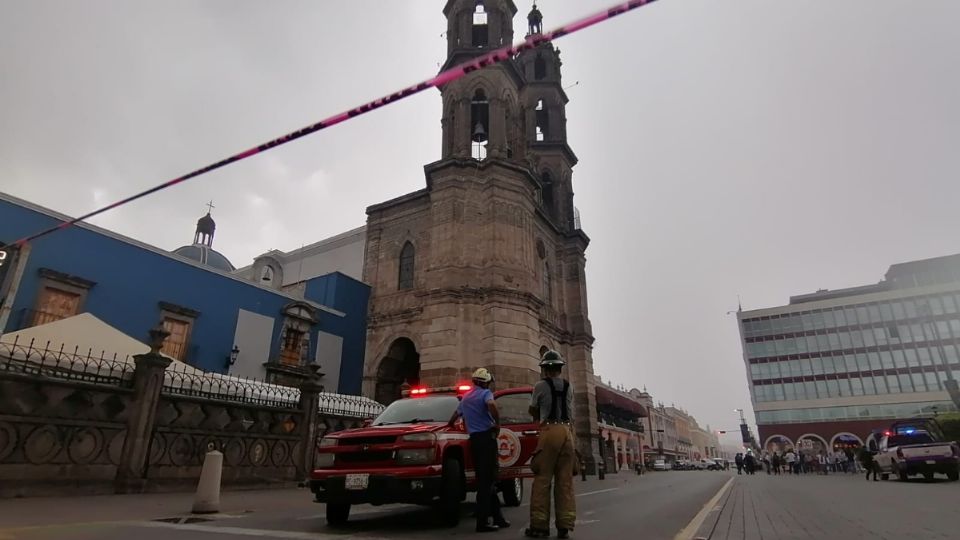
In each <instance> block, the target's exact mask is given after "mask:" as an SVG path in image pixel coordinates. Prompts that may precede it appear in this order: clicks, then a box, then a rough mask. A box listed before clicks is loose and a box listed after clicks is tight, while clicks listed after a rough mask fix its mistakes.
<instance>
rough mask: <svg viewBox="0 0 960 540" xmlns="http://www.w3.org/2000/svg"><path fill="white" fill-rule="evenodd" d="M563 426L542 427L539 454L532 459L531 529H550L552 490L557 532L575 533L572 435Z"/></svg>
mask: <svg viewBox="0 0 960 540" xmlns="http://www.w3.org/2000/svg"><path fill="white" fill-rule="evenodd" d="M570 429H571V428H570V427H569V426H566V425H562V424H544V425H543V426H541V428H540V440H539V442H538V443H537V454H536V455H535V456H534V458H533V462H532V463H531V467H532V468H533V472H534V475H535V476H534V478H533V494H532V495H531V497H530V527H531V528H534V529H541V530H548V529H549V528H550V488H551V485H552V487H553V501H554V506H555V510H556V513H557V521H556V526H557V528H558V529H567V530H573V525H574V522H576V520H577V506H576V502H575V500H574V495H573V466H574V460H576V454H575V453H574V450H573V434H572V433H571V432H570Z"/></svg>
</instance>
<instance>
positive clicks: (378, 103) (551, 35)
mask: <svg viewBox="0 0 960 540" xmlns="http://www.w3.org/2000/svg"><path fill="white" fill-rule="evenodd" d="M655 1H656V0H632V1H631V2H624V3H620V4H617V5H616V6H613V7H611V8H609V9H607V10H604V11H602V12H600V13H597V14H595V15H591V16H589V17H585V18H583V19H580V20H578V21H576V22H573V23H570V24H568V25H566V26H562V27H560V28H557V29H556V30H553V31H551V32H547V33H545V34H535V35H531V36H529V37H527V39H526V40H525V41H523V42H522V43H519V44H517V45H510V46H507V47H503V48H501V49H497V50H495V51H493V52H490V53H488V54H485V55H483V56H480V57H478V58H475V59H473V60H470V61H467V62H464V63H462V64H459V65H457V66H454V67H452V68H450V69H448V70H446V71H444V72H442V73H440V74H439V75H437V76H436V77H434V78H432V79H427V80H425V81H423V82H421V83H419V84H415V85H413V86H410V87H408V88H404V89H403V90H400V91H398V92H394V93H393V94H390V95H388V96H384V97H382V98H380V99H376V100H374V101H371V102H370V103H366V104H364V105H361V106H359V107H356V108H354V109H350V110H349V111H344V112H342V113H340V114H337V115H334V116H331V117H330V118H327V119H326V120H321V121H319V122H317V123H315V124H311V125H309V126H306V127H304V128H301V129H298V130H297V131H294V132H292V133H288V134H286V135H284V136H282V137H279V138H276V139H273V140H272V141H269V142H266V143H263V144H261V145H260V146H256V147H254V148H250V149H249V150H244V151H243V152H240V153H239V154H235V155H232V156H230V157H228V158H226V159H223V160H220V161H218V162H216V163H212V164H210V165H207V166H206V167H203V168H201V169H197V170H195V171H193V172H191V173H187V174H185V175H183V176H180V177H178V178H174V179H173V180H168V181H167V182H164V183H162V184H159V185H156V186H154V187H152V188H150V189H148V190H146V191H142V192H140V193H137V194H136V195H131V196H130V197H127V198H126V199H123V200H120V201H117V202H115V203H113V204H110V205H107V206H104V207H103V208H100V209H98V210H94V211H93V212H90V213H88V214H84V215H82V216H80V217H77V218H73V219H71V220H69V221H65V222H63V223H61V224H60V225H57V226H55V227H51V228H49V229H47V230H44V231H41V232H38V233H36V234H34V235H31V236H28V237H26V238H22V239H20V240H17V241H16V242H14V245H15V246H17V247H20V246H23V245H24V244H26V243H27V242H30V241H32V240H36V239H37V238H40V237H43V236H46V235H48V234H51V233H54V232H56V231H59V230H62V229H66V228H68V227H70V226H72V225H75V224H77V223H80V222H81V221H85V220H87V219H90V218H92V217H94V216H98V215H100V214H102V213H104V212H107V211H109V210H112V209H114V208H117V207H119V206H123V205H125V204H127V203H130V202H133V201H135V200H137V199H140V198H143V197H146V196H147V195H151V194H153V193H156V192H158V191H161V190H164V189H167V188H168V187H172V186H175V185H177V184H180V183H181V182H186V181H187V180H190V179H191V178H196V177H198V176H200V175H203V174H206V173H208V172H210V171H214V170H217V169H219V168H221V167H225V166H227V165H229V164H231V163H234V162H237V161H240V160H243V159H246V158H248V157H250V156H253V155H256V154H259V153H261V152H265V151H267V150H270V149H271V148H275V147H277V146H280V145H283V144H287V143H288V142H291V141H295V140H297V139H299V138H301V137H305V136H307V135H310V134H311V133H316V132H317V131H320V130H321V129H326V128H328V127H330V126H335V125H337V124H339V123H340V122H345V121H347V120H349V119H351V118H354V117H356V116H360V115H362V114H366V113H368V112H370V111H373V110H375V109H379V108H380V107H383V106H384V105H389V104H390V103H394V102H396V101H400V100H401V99H404V98H407V97H410V96H412V95H414V94H418V93H420V92H423V91H424V90H427V89H429V88H434V87H438V86H443V85H444V84H447V83H449V82H451V81H455V80H457V79H459V78H460V77H463V76H464V75H467V74H468V73H471V72H473V71H477V70H478V69H483V68H485V67H488V66H492V65H494V64H497V63H500V62H503V61H505V60H508V59H510V58H512V57H514V56H516V55H517V54H519V53H521V52H523V51H527V50H530V49H533V48H535V47H536V46H538V45H540V44H543V43H547V42H550V41H553V40H555V39H557V38H560V37H563V36H565V35H567V34H572V33H574V32H577V31H579V30H583V29H584V28H587V27H590V26H593V25H595V24H597V23H601V22H603V21H606V20H608V19H612V18H613V17H616V16H617V15H622V14H624V13H626V12H628V11H631V10H633V9H636V8H638V7H643V6H645V5H647V4H652V3H653V2H655Z"/></svg>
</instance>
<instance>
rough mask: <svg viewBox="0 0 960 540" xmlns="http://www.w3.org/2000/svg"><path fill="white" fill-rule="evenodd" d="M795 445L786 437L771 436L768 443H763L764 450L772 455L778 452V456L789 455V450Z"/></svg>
mask: <svg viewBox="0 0 960 540" xmlns="http://www.w3.org/2000/svg"><path fill="white" fill-rule="evenodd" d="M794 446H795V445H794V444H793V441H791V440H790V438H789V437H787V436H785V435H779V434H778V435H771V436H769V437H767V440H766V442H764V443H763V449H764V450H766V451H767V452H770V453H771V454H772V453H774V452H776V453H777V454H780V455H783V454H786V453H787V450H789V449H791V448H793V447H794Z"/></svg>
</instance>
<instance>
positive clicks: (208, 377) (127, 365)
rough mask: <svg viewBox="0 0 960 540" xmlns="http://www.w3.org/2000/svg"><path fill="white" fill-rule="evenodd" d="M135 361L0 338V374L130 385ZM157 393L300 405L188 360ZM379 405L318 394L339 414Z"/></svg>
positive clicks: (276, 390) (361, 414)
mask: <svg viewBox="0 0 960 540" xmlns="http://www.w3.org/2000/svg"><path fill="white" fill-rule="evenodd" d="M135 368H136V364H135V362H134V360H133V358H132V357H130V356H126V355H124V356H120V355H117V354H110V353H107V352H106V351H103V350H101V351H95V350H93V349H87V350H82V349H80V348H79V347H73V348H72V349H70V348H68V347H67V346H65V345H62V344H61V345H60V346H55V345H53V343H52V342H50V341H46V342H43V343H38V342H37V341H36V340H33V339H31V340H30V341H25V340H23V341H22V340H20V339H19V336H17V337H15V338H14V339H13V340H12V341H7V342H0V373H4V372H6V373H21V374H26V375H34V376H42V377H50V378H54V379H61V380H67V381H81V382H88V383H95V384H104V385H115V386H119V387H122V388H130V387H132V386H133V372H134V370H135ZM163 391H164V392H165V393H168V394H175V395H182V396H191V397H200V398H207V399H214V400H222V401H232V402H236V403H247V404H251V405H260V406H269V407H280V408H295V407H297V406H298V405H299V403H300V389H299V388H295V387H290V386H282V385H278V384H271V383H268V382H266V381H262V380H256V379H243V378H240V377H233V376H230V375H222V374H219V373H207V372H203V371H201V370H199V369H196V368H194V367H191V366H190V365H188V364H185V363H182V362H177V361H174V362H172V363H171V364H170V366H169V367H168V368H167V369H166V370H165V372H164V384H163ZM383 409H384V406H383V405H381V404H380V403H377V402H376V401H373V400H371V399H368V398H365V397H361V396H351V395H343V394H330V393H325V392H321V393H320V394H319V412H320V414H326V415H331V416H340V417H345V418H360V419H366V418H373V417H375V416H377V415H378V414H380V413H381V412H382V411H383Z"/></svg>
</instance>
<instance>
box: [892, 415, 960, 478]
mask: <svg viewBox="0 0 960 540" xmlns="http://www.w3.org/2000/svg"><path fill="white" fill-rule="evenodd" d="M943 439H944V437H943V431H942V430H941V429H940V425H939V424H938V423H937V422H936V421H935V420H931V419H925V418H924V419H914V420H902V421H899V422H894V423H893V424H892V425H891V426H890V429H888V430H887V431H885V432H884V433H883V437H881V439H880V443H879V447H878V449H877V455H876V457H875V458H874V466H875V467H877V469H878V471H879V472H880V475H881V477H882V478H883V479H884V480H886V479H887V478H889V477H890V475H891V474H892V475H896V476H898V477H899V478H900V480H901V481H906V480H907V479H908V478H909V477H911V476H914V475H918V474H922V475H923V477H924V478H926V479H927V480H931V479H933V475H934V474H937V473H941V474H945V475H947V478H949V479H950V480H951V481H957V480H960V447H958V445H957V443H956V442H950V441H944V440H943Z"/></svg>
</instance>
